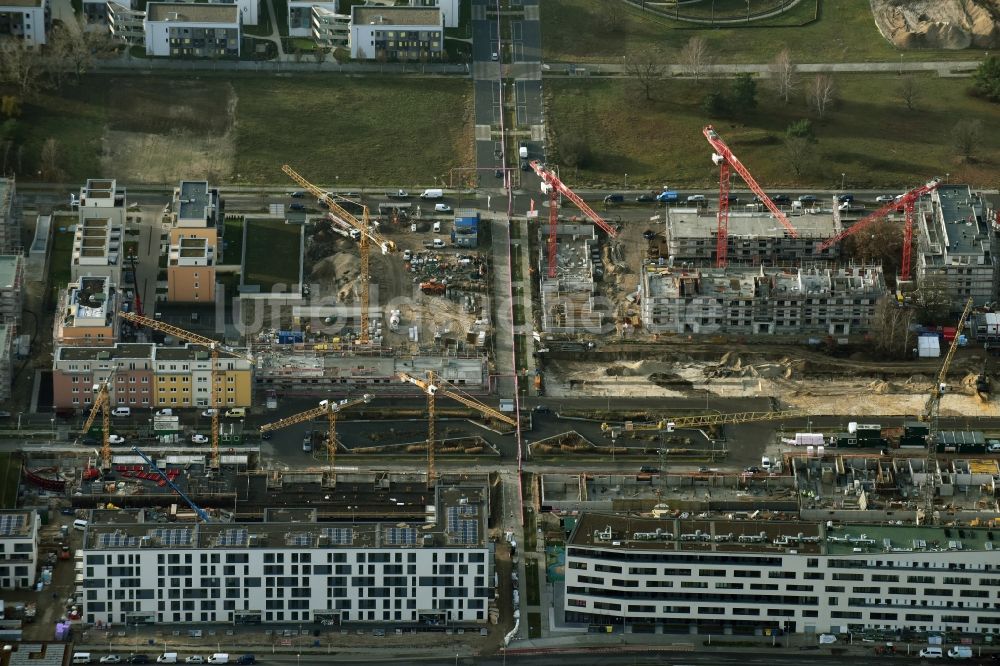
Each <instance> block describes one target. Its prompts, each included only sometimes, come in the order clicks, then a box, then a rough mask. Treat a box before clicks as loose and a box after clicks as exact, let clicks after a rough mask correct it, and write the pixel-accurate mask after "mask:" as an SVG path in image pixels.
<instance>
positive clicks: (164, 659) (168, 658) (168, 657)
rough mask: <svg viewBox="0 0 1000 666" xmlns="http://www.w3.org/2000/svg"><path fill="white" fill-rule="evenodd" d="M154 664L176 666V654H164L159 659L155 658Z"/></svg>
mask: <svg viewBox="0 0 1000 666" xmlns="http://www.w3.org/2000/svg"><path fill="white" fill-rule="evenodd" d="M156 663H158V664H176V663H177V653H176V652H164V653H163V654H161V655H160V656H159V657H157V658H156Z"/></svg>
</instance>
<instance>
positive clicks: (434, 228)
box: [431, 222, 441, 234]
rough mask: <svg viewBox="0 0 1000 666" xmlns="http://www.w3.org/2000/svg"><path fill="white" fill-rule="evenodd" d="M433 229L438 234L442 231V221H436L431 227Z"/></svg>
mask: <svg viewBox="0 0 1000 666" xmlns="http://www.w3.org/2000/svg"><path fill="white" fill-rule="evenodd" d="M431 231H433V232H434V233H436V234H439V233H441V223H440V222H435V223H434V226H432V227H431Z"/></svg>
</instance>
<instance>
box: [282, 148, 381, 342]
mask: <svg viewBox="0 0 1000 666" xmlns="http://www.w3.org/2000/svg"><path fill="white" fill-rule="evenodd" d="M281 170H282V171H284V172H285V174H286V175H287V176H288V177H289V178H291V179H292V180H294V181H295V182H296V183H298V184H299V186H300V187H302V188H303V189H305V190H306V191H308V192H309V193H310V194H312V195H313V196H314V197H316V198H317V199H318V200H319V201H322V202H323V203H325V204H326V205H327V206H328V207H329V208H330V213H329V215H330V217H332V218H334V219H335V220H337V221H339V222H341V223H342V224H344V225H346V226H349V227H351V228H352V229H356V230H357V231H358V245H359V250H360V254H361V270H360V277H361V343H362V344H368V342H369V336H368V307H369V299H370V293H369V291H370V289H369V282H370V280H371V274H370V273H369V271H368V243H369V241H370V242H373V243H375V244H376V245H378V246H379V247H380V248H381V249H382V254H389V253H391V252H395V251H396V244H395V243H394V242H392V241H391V240H389V239H387V238H386V237H385V236H383V235H382V234H380V233H379V232H378V231H376V230H375V229H373V228H372V225H371V220H370V219H369V217H368V206H362V215H361V217H362V220H363V221H362V220H359V219H358V218H356V217H354V216H353V215H351V214H350V213H348V212H347V211H346V210H344V208H343V207H342V206H341V205H340V204H338V203H337V202H336V200H335V199H334V195H331V194H330V193H328V192H325V191H323V190H322V189H320V188H319V187H316V186H315V185H313V184H312V183H310V182H309V181H308V180H306V179H305V178H303V177H302V176H301V175H299V173H298V172H297V171H295V169H293V168H292V167H290V166H288V165H287V164H285V165H284V166H282V167H281Z"/></svg>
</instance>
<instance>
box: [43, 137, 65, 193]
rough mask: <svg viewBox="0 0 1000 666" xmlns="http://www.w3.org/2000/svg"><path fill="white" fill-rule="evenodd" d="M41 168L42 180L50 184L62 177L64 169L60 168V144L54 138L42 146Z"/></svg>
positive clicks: (47, 140)
mask: <svg viewBox="0 0 1000 666" xmlns="http://www.w3.org/2000/svg"><path fill="white" fill-rule="evenodd" d="M39 166H40V167H41V171H42V179H43V180H48V181H50V182H57V181H59V180H60V177H61V176H62V169H61V168H60V167H59V142H58V141H56V140H55V139H53V138H48V139H46V140H45V143H43V144H42V154H41V156H40V157H39Z"/></svg>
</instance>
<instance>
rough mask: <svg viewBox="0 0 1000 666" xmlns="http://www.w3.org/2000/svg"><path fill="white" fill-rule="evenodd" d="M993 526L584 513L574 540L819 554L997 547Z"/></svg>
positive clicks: (649, 547)
mask: <svg viewBox="0 0 1000 666" xmlns="http://www.w3.org/2000/svg"><path fill="white" fill-rule="evenodd" d="M991 536H992V531H991V530H988V529H982V528H961V529H959V528H954V527H937V526H928V527H912V526H904V525H873V524H854V523H845V524H836V525H834V526H833V527H832V528H829V527H827V526H826V525H825V524H824V523H821V522H812V521H798V520H796V521H774V520H767V521H763V520H695V519H688V520H682V519H679V518H666V519H657V518H633V517H628V516H622V515H620V514H602V513H585V514H583V515H582V516H580V518H579V520H578V521H577V524H576V529H575V530H574V531H573V534H572V535H571V536H570V539H569V545H570V546H598V547H601V548H611V549H623V550H633V549H634V550H673V551H702V552H719V551H725V552H745V553H774V554H781V553H787V552H790V551H795V552H798V553H815V554H818V555H857V554H860V553H900V552H943V551H993V550H994V548H993V543H994V541H993V539H991V538H990V537H991Z"/></svg>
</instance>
